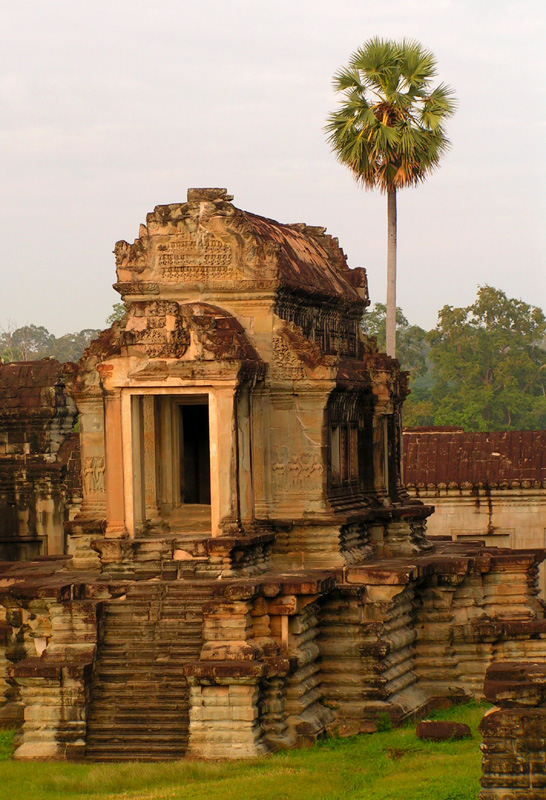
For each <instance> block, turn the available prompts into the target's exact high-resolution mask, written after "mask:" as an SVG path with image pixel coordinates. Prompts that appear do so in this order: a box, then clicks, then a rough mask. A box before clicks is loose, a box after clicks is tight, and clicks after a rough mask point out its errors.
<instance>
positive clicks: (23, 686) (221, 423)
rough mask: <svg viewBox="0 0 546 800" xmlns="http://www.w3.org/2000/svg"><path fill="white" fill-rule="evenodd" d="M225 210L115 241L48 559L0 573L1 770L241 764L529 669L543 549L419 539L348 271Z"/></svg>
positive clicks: (320, 241) (422, 516)
mask: <svg viewBox="0 0 546 800" xmlns="http://www.w3.org/2000/svg"><path fill="white" fill-rule="evenodd" d="M231 200H232V198H231V197H230V196H228V195H227V193H226V191H225V190H224V189H192V190H189V192H188V200H187V202H186V203H177V204H172V205H165V206H157V207H156V208H155V210H154V211H153V212H152V213H150V214H149V215H148V217H147V220H146V225H141V228H140V232H139V237H138V238H137V239H136V240H135V242H134V243H133V244H128V243H127V242H118V243H117V245H116V248H115V254H116V263H117V283H116V284H115V288H116V289H117V290H118V291H119V293H120V294H121V297H122V298H123V300H124V302H125V304H126V306H127V308H128V311H127V314H126V316H125V318H124V319H123V320H121V321H120V322H118V323H115V324H114V325H113V326H112V328H111V329H109V330H108V331H105V332H104V333H103V334H101V336H99V338H98V339H97V340H96V341H95V342H94V343H93V344H92V345H91V346H90V348H89V349H88V350H87V351H86V352H85V353H84V355H83V357H82V359H81V360H80V362H79V363H78V364H77V365H65V366H64V368H63V369H62V381H60V382H59V386H60V387H61V388H59V396H61V395H62V396H63V397H64V396H66V398H67V399H66V403H65V405H66V407H67V408H68V407H70V408H72V407H74V408H76V409H77V413H78V427H79V442H80V448H81V456H80V458H81V462H80V463H81V473H82V483H81V485H82V497H81V502H80V501H78V502H77V506H78V508H77V509H75V508H73V510H72V511H71V513H70V514H67V515H66V516H67V519H66V520H65V522H64V535H65V540H66V543H65V546H64V552H63V553H59V554H55V553H54V552H53V551H50V552H49V554H48V555H42V556H41V557H39V558H37V559H34V560H31V561H26V562H17V563H13V562H11V563H10V562H3V563H2V564H1V565H0V572H1V575H0V604H1V605H0V611H1V613H2V620H3V621H2V623H1V625H0V641H1V642H2V646H1V648H0V675H1V681H0V692H1V693H2V695H3V699H4V705H3V708H2V709H1V710H0V716H1V717H2V718H3V719H4V720H10V719H11V720H15V721H16V722H17V724H18V734H17V749H16V753H15V755H16V757H17V758H80V759H81V758H89V759H95V760H131V759H142V760H153V759H169V758H180V757H182V756H184V755H186V754H188V755H191V756H199V757H207V758H208V757H212V758H215V757H219V758H240V757H252V756H255V755H258V754H262V753H267V752H271V751H273V750H276V749H279V748H286V747H291V746H296V745H301V744H303V743H306V742H312V741H314V740H316V739H317V737H319V736H321V735H322V734H324V732H325V731H337V732H339V733H341V734H348V733H358V732H369V731H373V730H374V729H375V727H376V720H377V718H378V716H379V715H382V714H388V715H389V716H390V717H391V718H392V719H393V721H398V720H401V719H404V718H407V717H408V716H411V715H416V714H419V713H425V712H426V710H427V708H429V707H430V706H431V705H433V704H434V703H436V702H438V700H439V699H441V698H445V697H446V696H465V695H468V694H473V695H478V694H480V693H481V690H482V685H483V677H484V674H485V670H486V668H487V667H488V665H489V663H490V662H491V661H492V660H493V659H508V660H511V659H517V658H522V657H523V658H527V659H539V660H544V655H545V653H546V643H545V637H546V620H545V619H544V608H543V605H542V603H541V602H540V601H539V599H538V598H537V586H536V578H537V571H538V565H539V563H540V561H541V560H542V559H543V557H544V555H545V553H544V551H543V550H537V549H527V550H520V551H513V550H510V549H508V548H495V547H488V546H485V545H484V544H483V543H479V542H472V541H467V540H464V541H462V542H459V541H458V542H448V541H445V540H443V539H439V540H433V539H427V536H426V519H427V517H428V516H429V515H430V514H431V512H432V507H431V506H427V505H424V504H423V503H422V502H421V501H420V500H418V499H416V498H410V497H409V496H408V494H407V492H406V490H405V488H404V486H403V483H402V476H401V471H400V463H401V426H400V409H401V405H402V403H403V400H404V397H405V395H406V393H407V385H406V377H405V375H404V373H401V372H400V370H399V367H398V363H397V362H396V361H395V360H393V359H390V358H388V357H387V356H386V355H384V354H382V353H380V352H378V350H377V347H376V344H375V341H374V340H369V339H367V338H366V337H365V336H364V335H363V334H362V332H361V330H360V320H361V317H362V314H363V312H364V310H365V308H366V306H367V304H368V297H367V288H366V275H365V271H364V270H363V269H361V268H359V269H349V268H348V266H347V263H346V259H345V256H344V254H343V252H342V250H341V249H340V247H339V245H338V243H337V240H335V239H333V238H332V237H330V236H328V235H327V234H326V233H325V231H324V229H323V228H318V227H310V226H306V225H300V224H298V225H285V224H280V223H278V222H274V221H272V220H269V219H265V218H263V217H259V216H256V215H254V214H251V213H248V212H244V211H241V210H239V209H237V208H236V207H235V206H234V205H233V204H232V202H231ZM53 416H55V414H54V415H53ZM61 416H62V415H61ZM22 417H24V414H22ZM24 418H25V419H26V418H28V415H27V417H24ZM23 427H24V426H23ZM8 433H9V432H8ZM67 435H68V432H67ZM23 438H24V437H23ZM10 441H11V440H10V438H9V435H8V436H7V438H6V442H7V444H6V447H9V446H11V445H10ZM14 446H15V445H14ZM51 456H52V457H51V458H50V461H51V462H52V461H53V460H55V459H54V458H53V456H54V453H52V454H51ZM22 457H23V456H21V459H22ZM55 458H56V456H55ZM17 463H19V462H17ZM62 475H64V473H62ZM63 486H64V488H63V491H64V492H65V493H66V496H67V497H68V496H69V497H72V495H70V493H69V491H68V489H67V488H66V487H67V484H66V483H65V484H63ZM31 505H32V504H31ZM73 505H74V503H73Z"/></svg>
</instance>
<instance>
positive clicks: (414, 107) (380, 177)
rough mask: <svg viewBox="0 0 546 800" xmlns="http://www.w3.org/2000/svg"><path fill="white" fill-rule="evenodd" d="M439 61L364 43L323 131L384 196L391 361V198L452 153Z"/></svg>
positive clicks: (450, 102) (451, 107) (412, 49)
mask: <svg viewBox="0 0 546 800" xmlns="http://www.w3.org/2000/svg"><path fill="white" fill-rule="evenodd" d="M436 71H437V70H436V58H435V56H434V55H433V53H431V52H430V50H425V49H424V48H423V47H422V45H421V44H419V42H416V41H413V40H408V39H404V40H402V42H394V41H392V40H390V39H379V38H377V37H376V38H374V39H369V40H368V41H367V42H365V43H364V45H363V46H362V47H360V48H359V49H358V50H356V51H355V52H354V53H353V54H352V56H351V58H350V61H349V66H348V67H346V68H344V69H341V70H340V71H339V72H338V73H337V74H336V75H335V76H334V81H333V84H334V89H335V90H336V91H338V92H343V94H344V97H343V100H342V101H341V105H340V107H339V108H338V109H337V111H335V112H334V113H333V114H331V115H330V116H329V117H328V121H327V125H326V132H327V134H328V141H329V142H330V144H331V145H332V150H333V151H334V152H335V154H336V157H337V159H338V160H339V161H340V162H341V163H342V164H345V165H346V166H348V167H349V169H350V170H351V172H352V173H353V175H354V176H355V178H356V180H357V181H358V183H360V184H362V185H363V186H364V188H365V189H374V188H378V189H380V190H381V191H382V192H386V194H387V336H386V340H387V341H386V350H387V354H388V355H390V356H394V355H395V313H396V192H397V190H398V189H402V188H404V187H405V186H416V185H417V184H418V183H420V182H421V181H423V180H425V178H426V176H427V175H428V174H429V173H430V172H432V171H433V170H434V169H435V168H436V167H437V166H438V164H439V162H440V158H441V156H442V155H443V154H444V153H445V152H446V150H447V149H448V148H449V140H448V139H447V137H446V135H445V131H444V127H443V123H444V120H445V119H446V118H447V117H450V116H451V115H452V114H453V113H454V112H455V108H456V101H455V99H454V96H453V90H452V89H451V88H450V87H449V86H446V85H445V84H440V85H439V86H436V87H435V88H433V87H432V86H431V79H432V78H433V77H434V76H435V75H436Z"/></svg>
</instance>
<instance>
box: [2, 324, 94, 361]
mask: <svg viewBox="0 0 546 800" xmlns="http://www.w3.org/2000/svg"><path fill="white" fill-rule="evenodd" d="M99 333H100V331H99V330H97V329H95V328H85V329H84V330H82V331H78V332H77V333H66V334H65V335H64V336H60V337H59V338H56V337H55V336H54V335H53V334H52V333H49V331H48V330H47V329H46V328H44V327H42V326H37V325H24V326H23V327H21V328H15V329H13V330H4V331H3V332H2V333H0V358H1V359H2V360H3V361H36V360H37V359H40V358H55V359H57V361H61V362H65V361H77V360H78V359H79V358H80V356H81V354H82V353H83V351H84V350H85V348H86V347H88V346H89V344H90V342H91V341H92V340H93V339H94V338H95V337H96V336H97V335H98V334H99Z"/></svg>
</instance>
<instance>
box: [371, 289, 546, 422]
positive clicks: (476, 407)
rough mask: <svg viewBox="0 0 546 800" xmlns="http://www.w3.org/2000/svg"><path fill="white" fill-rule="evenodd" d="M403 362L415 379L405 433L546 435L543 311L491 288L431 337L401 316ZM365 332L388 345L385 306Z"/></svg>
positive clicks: (444, 318)
mask: <svg viewBox="0 0 546 800" xmlns="http://www.w3.org/2000/svg"><path fill="white" fill-rule="evenodd" d="M396 322H397V357H398V360H399V361H400V365H401V366H402V368H403V369H405V370H408V372H409V373H410V389H411V394H410V396H409V397H408V399H407V400H406V402H405V404H404V415H403V419H404V425H406V426H408V427H414V426H430V425H436V426H439V425H449V426H452V425H453V426H458V427H461V428H462V429H463V430H465V431H493V430H541V429H544V428H546V318H545V316H544V313H543V312H542V310H541V309H540V308H537V307H536V306H532V305H529V304H527V303H524V302H523V301H522V300H517V299H514V298H508V297H507V296H506V294H505V293H504V292H502V291H501V290H500V289H495V288H493V287H492V286H482V287H480V288H479V290H478V293H477V298H476V300H475V302H474V303H472V304H471V305H469V306H466V307H464V308H455V307H453V306H448V305H446V306H444V307H443V308H442V309H441V310H440V311H439V313H438V323H437V325H436V327H435V328H434V329H433V330H431V331H425V330H423V329H422V328H420V327H419V326H417V325H410V323H409V322H408V320H407V319H406V317H405V316H404V314H403V313H402V311H401V309H399V308H398V309H397V320H396ZM363 329H364V331H365V332H366V333H367V334H368V335H370V336H375V337H376V338H377V342H378V345H379V349H383V346H384V340H385V306H384V305H382V304H380V303H376V305H375V306H374V307H373V309H371V310H370V311H368V312H367V313H366V314H365V315H364V320H363Z"/></svg>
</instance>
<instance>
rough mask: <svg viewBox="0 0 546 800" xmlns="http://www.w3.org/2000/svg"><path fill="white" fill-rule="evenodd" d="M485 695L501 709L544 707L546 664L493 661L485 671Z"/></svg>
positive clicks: (545, 699)
mask: <svg viewBox="0 0 546 800" xmlns="http://www.w3.org/2000/svg"><path fill="white" fill-rule="evenodd" d="M484 694H485V696H486V698H487V699H488V700H489V701H490V702H491V703H494V704H495V705H497V706H500V707H501V708H518V707H521V706H523V707H526V708H529V707H539V706H544V705H545V704H546V663H538V662H532V661H531V662H516V663H510V662H508V663H506V662H500V661H496V662H493V663H492V664H491V665H490V667H489V668H488V669H487V672H486V674H485V683H484ZM544 713H546V709H544Z"/></svg>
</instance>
